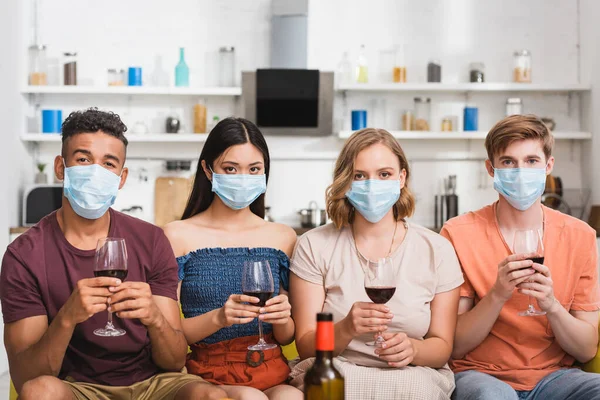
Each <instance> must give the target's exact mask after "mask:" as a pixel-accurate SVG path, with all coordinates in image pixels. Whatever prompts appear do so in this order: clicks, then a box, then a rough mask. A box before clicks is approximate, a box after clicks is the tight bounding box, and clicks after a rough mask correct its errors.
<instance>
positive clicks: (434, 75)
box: [427, 60, 442, 82]
mask: <svg viewBox="0 0 600 400" xmlns="http://www.w3.org/2000/svg"><path fill="white" fill-rule="evenodd" d="M441 81H442V64H441V63H440V62H439V61H436V60H433V61H430V62H429V64H427V82H441Z"/></svg>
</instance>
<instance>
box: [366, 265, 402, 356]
mask: <svg viewBox="0 0 600 400" xmlns="http://www.w3.org/2000/svg"><path fill="white" fill-rule="evenodd" d="M365 292H367V296H369V298H370V299H371V301H372V302H373V303H375V304H385V303H387V302H388V301H390V299H391V298H392V297H393V296H394V294H395V293H396V274H395V270H394V264H393V263H392V259H391V258H389V257H385V258H380V259H379V260H377V262H375V263H372V262H368V264H367V269H366V270H365ZM383 342H384V340H383V337H382V336H381V333H379V334H378V336H377V340H376V341H375V342H367V343H366V345H367V346H377V347H381V345H382V344H383Z"/></svg>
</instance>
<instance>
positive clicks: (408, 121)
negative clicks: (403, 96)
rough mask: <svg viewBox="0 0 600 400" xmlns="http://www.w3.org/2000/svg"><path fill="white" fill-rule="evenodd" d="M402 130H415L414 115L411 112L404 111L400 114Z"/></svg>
mask: <svg viewBox="0 0 600 400" xmlns="http://www.w3.org/2000/svg"><path fill="white" fill-rule="evenodd" d="M402 130H403V131H414V130H415V113H414V112H413V110H404V112H403V113H402Z"/></svg>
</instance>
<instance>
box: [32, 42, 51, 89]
mask: <svg viewBox="0 0 600 400" xmlns="http://www.w3.org/2000/svg"><path fill="white" fill-rule="evenodd" d="M29 84H30V85H36V86H40V85H41V86H46V85H47V84H48V61H47V59H46V46H44V45H33V46H29Z"/></svg>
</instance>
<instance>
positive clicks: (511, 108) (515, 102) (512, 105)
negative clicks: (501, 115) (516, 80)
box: [506, 97, 523, 117]
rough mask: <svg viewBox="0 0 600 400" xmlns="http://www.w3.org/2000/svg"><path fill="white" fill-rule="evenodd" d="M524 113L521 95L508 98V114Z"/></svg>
mask: <svg viewBox="0 0 600 400" xmlns="http://www.w3.org/2000/svg"><path fill="white" fill-rule="evenodd" d="M521 114H523V102H522V101H521V99H520V98H519V97H509V98H508V99H506V116H507V117H510V116H511V115H521Z"/></svg>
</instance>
